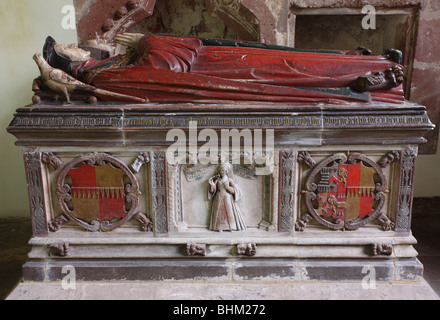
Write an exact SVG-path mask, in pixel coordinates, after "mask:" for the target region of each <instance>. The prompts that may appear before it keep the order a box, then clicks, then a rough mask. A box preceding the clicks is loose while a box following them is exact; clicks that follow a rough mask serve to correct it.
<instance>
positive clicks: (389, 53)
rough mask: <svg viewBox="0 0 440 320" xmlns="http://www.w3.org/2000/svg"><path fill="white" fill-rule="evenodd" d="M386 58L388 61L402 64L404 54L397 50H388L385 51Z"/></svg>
mask: <svg viewBox="0 0 440 320" xmlns="http://www.w3.org/2000/svg"><path fill="white" fill-rule="evenodd" d="M385 56H386V57H387V59H389V60H391V61H394V62H395V63H397V64H402V62H403V53H402V51H400V50H397V49H388V50H386V51H385Z"/></svg>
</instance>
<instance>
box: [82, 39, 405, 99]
mask: <svg viewBox="0 0 440 320" xmlns="http://www.w3.org/2000/svg"><path fill="white" fill-rule="evenodd" d="M139 52H140V54H141V56H140V58H139V59H138V60H137V61H135V62H134V63H133V64H132V65H130V66H127V67H119V68H108V67H107V66H108V65H109V64H111V61H112V59H113V60H114V59H118V58H117V57H116V58H111V59H109V60H107V61H103V62H100V63H97V62H96V61H90V62H87V63H85V64H84V65H83V66H81V67H80V68H79V71H78V70H77V72H84V71H89V70H96V68H98V69H99V68H102V69H101V70H100V71H99V72H97V73H96V75H95V76H94V77H93V79H92V80H91V84H92V85H94V86H96V87H98V88H101V89H106V90H109V91H114V92H118V93H123V94H127V95H132V96H136V97H140V98H144V99H148V100H149V101H150V102H219V101H220V102H221V101H225V102H227V101H261V102H285V103H290V102H291V103H320V102H322V103H348V102H353V101H365V95H364V96H363V97H362V98H361V97H360V96H359V95H350V96H347V95H343V94H341V93H340V92H336V91H335V90H333V88H348V87H350V86H351V85H352V84H353V82H354V81H355V80H356V79H357V78H358V77H360V76H365V75H367V74H369V73H375V72H383V71H384V70H386V69H389V68H391V67H393V66H395V65H396V63H394V62H392V61H390V60H387V59H386V58H385V57H382V56H358V55H345V54H337V53H322V52H302V51H286V50H276V49H259V48H249V47H227V46H209V45H204V44H203V42H202V41H201V40H200V39H197V38H185V37H171V36H159V35H146V36H145V37H143V38H142V39H141V41H140V43H139ZM103 66H104V67H103ZM317 89H319V90H318V91H317ZM102 98H103V99H105V97H102ZM367 99H368V94H367ZM369 100H370V101H382V102H391V103H401V102H402V101H403V100H404V97H403V90H402V86H399V87H397V88H394V89H391V90H385V91H376V92H372V93H370V95H369Z"/></svg>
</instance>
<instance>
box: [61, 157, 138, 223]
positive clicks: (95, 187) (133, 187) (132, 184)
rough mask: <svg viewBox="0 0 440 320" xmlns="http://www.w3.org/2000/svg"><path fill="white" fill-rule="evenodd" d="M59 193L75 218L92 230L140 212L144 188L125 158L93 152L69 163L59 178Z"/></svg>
mask: <svg viewBox="0 0 440 320" xmlns="http://www.w3.org/2000/svg"><path fill="white" fill-rule="evenodd" d="M127 178H128V181H129V182H126V181H127ZM57 195H58V201H59V204H60V206H61V208H62V210H63V212H64V213H65V215H66V216H67V217H68V218H69V219H70V220H71V221H73V222H75V223H76V224H78V225H79V226H81V227H83V228H85V229H86V230H88V231H100V230H101V231H112V230H114V229H116V228H119V227H120V226H122V225H123V224H124V223H125V222H127V221H128V220H130V219H131V218H132V217H133V215H134V214H135V213H136V212H137V211H136V209H137V206H138V203H139V196H140V191H139V183H138V181H137V179H136V177H135V176H134V175H133V174H132V172H131V171H130V169H129V168H128V167H127V166H126V165H125V164H124V163H123V162H121V161H120V160H118V159H116V158H114V157H112V156H110V155H108V154H105V153H101V154H98V153H93V154H88V155H84V156H82V157H79V158H77V159H74V160H72V161H71V162H70V163H69V164H67V165H66V167H65V168H64V169H63V171H62V172H61V175H60V177H59V179H58V183H57Z"/></svg>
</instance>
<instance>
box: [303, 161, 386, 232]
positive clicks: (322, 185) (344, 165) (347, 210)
mask: <svg viewBox="0 0 440 320" xmlns="http://www.w3.org/2000/svg"><path fill="white" fill-rule="evenodd" d="M386 185H387V180H386V177H385V175H384V173H383V171H382V169H381V168H380V166H379V165H378V164H377V163H376V162H374V161H373V160H371V159H370V158H368V157H366V156H365V155H362V154H359V153H356V154H351V155H350V156H348V157H347V156H346V155H345V154H335V155H333V156H331V157H329V158H327V159H325V160H323V161H322V162H321V163H319V164H318V165H316V166H315V167H314V168H313V170H312V173H311V174H310V176H309V178H308V179H307V181H306V185H305V191H304V193H305V194H306V196H305V203H306V206H307V209H308V211H309V214H310V215H311V216H312V217H313V218H314V219H315V220H316V221H317V222H319V223H320V224H321V225H323V226H324V227H326V228H329V229H333V230H342V229H345V230H357V229H359V228H361V227H363V226H365V225H366V224H368V223H370V222H372V221H374V220H376V219H377V218H378V217H379V216H380V215H381V210H382V209H383V207H384V204H385V199H386V197H385V193H384V191H385V187H386Z"/></svg>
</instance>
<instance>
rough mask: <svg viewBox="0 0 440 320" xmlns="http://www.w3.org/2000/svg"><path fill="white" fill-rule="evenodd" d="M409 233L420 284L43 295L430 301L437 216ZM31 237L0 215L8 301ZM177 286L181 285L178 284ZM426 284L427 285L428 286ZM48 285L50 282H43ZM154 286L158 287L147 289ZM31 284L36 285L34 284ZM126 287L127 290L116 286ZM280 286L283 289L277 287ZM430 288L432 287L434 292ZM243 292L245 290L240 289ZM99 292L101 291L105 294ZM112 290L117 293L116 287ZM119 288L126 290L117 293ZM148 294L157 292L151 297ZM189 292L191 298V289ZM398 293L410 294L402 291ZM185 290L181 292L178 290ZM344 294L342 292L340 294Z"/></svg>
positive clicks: (25, 292) (2, 284)
mask: <svg viewBox="0 0 440 320" xmlns="http://www.w3.org/2000/svg"><path fill="white" fill-rule="evenodd" d="M413 233H414V236H415V237H416V238H417V239H418V241H419V243H418V244H417V246H416V249H417V251H418V252H419V260H420V261H421V262H422V263H423V264H424V267H425V280H426V282H427V283H429V285H428V284H427V283H422V285H421V286H411V285H406V286H405V284H399V285H390V284H386V283H384V284H380V285H378V288H377V290H360V289H361V288H362V287H361V285H360V284H337V285H335V284H331V283H329V284H323V285H317V284H304V283H302V284H296V286H297V287H296V290H293V289H294V288H292V285H289V284H276V285H275V284H266V285H264V286H262V285H261V284H252V285H250V286H246V287H245V288H244V287H243V286H241V285H240V284H227V285H222V290H221V292H223V293H222V296H221V297H220V296H219V294H220V291H219V287H218V285H210V284H205V283H203V284H197V285H195V284H191V283H186V284H184V288H183V289H184V290H182V291H181V292H186V293H184V296H181V295H180V296H179V295H177V296H176V293H175V292H173V288H174V287H173V286H174V285H176V284H171V283H168V284H167V285H164V283H151V284H145V283H144V284H142V283H141V284H138V285H136V286H133V283H125V284H123V285H122V286H117V285H116V286H115V285H114V284H111V283H100V284H90V283H85V284H80V285H79V289H77V290H76V291H72V290H70V291H66V290H61V287H60V284H52V287H51V288H49V290H48V291H50V294H46V295H44V296H43V297H42V298H46V299H51V297H53V298H54V299H60V298H63V299H90V300H92V299H105V298H106V296H109V295H111V292H112V290H117V292H118V294H119V297H120V298H122V299H131V298H133V297H135V295H133V293H134V292H137V293H138V294H137V295H136V297H139V296H142V292H144V293H145V294H146V295H144V296H143V297H144V298H145V299H163V298H165V297H167V298H173V297H174V299H185V300H186V299H191V298H193V299H198V298H201V297H202V298H203V297H205V298H206V299H216V298H222V299H235V300H241V299H294V298H295V294H296V293H297V292H298V291H297V289H298V288H302V289H303V291H304V292H308V293H310V294H312V293H314V294H313V295H310V296H298V298H302V299H307V298H308V297H309V299H341V298H343V297H344V296H345V297H347V298H350V297H352V298H353V297H357V298H359V299H387V300H388V299H407V298H410V299H432V298H437V297H435V295H433V293H434V291H435V293H437V295H439V296H440V241H439V237H440V216H424V217H416V218H415V219H414V221H413ZM30 235H31V225H30V222H29V221H28V220H27V219H2V220H1V219H0V299H2V300H4V299H6V298H7V297H8V296H9V295H10V294H11V292H12V291H13V289H14V288H15V287H16V286H17V284H19V283H20V279H21V266H22V265H23V264H24V263H25V261H26V259H27V252H28V251H29V249H30V248H29V246H28V245H27V241H28V240H29V238H30ZM179 286H181V284H179ZM429 286H430V287H429ZM47 287H48V286H47ZM152 287H154V288H156V287H157V288H156V289H157V290H151V289H152ZM30 288H32V286H29V285H28V284H20V286H19V287H18V288H17V290H16V291H15V292H14V297H12V298H17V299H19V298H20V297H21V298H26V297H28V298H29V299H37V298H38V297H41V295H39V294H37V293H30V292H29V289H30ZM34 288H35V286H34ZM123 288H125V289H126V290H125V291H124V290H120V289H123ZM280 288H283V289H282V290H280ZM431 288H432V289H433V290H434V291H432V290H431ZM243 290H244V291H243ZM103 292H104V293H105V295H104V296H103V295H102V294H103ZM115 292H116V291H115ZM121 292H125V293H124V294H122V295H121ZM151 292H155V294H154V295H152V294H151ZM191 292H192V293H193V294H192V296H190V293H191ZM402 292H407V293H409V294H407V295H402ZM182 294H183V293H182ZM341 295H342V296H341Z"/></svg>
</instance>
